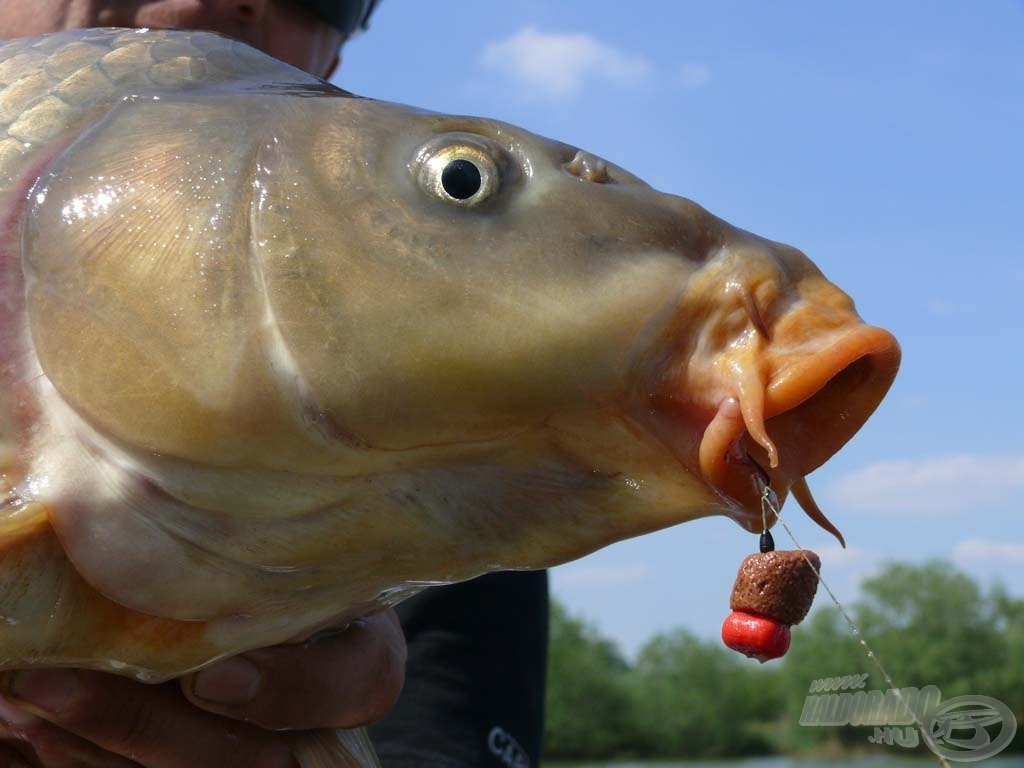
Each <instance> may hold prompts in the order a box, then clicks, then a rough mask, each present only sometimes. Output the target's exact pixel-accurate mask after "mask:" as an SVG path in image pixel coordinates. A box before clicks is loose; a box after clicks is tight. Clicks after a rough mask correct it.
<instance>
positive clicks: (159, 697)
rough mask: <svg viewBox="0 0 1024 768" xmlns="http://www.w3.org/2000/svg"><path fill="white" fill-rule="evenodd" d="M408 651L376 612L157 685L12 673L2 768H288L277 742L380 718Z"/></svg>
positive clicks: (1, 739)
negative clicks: (308, 638)
mask: <svg viewBox="0 0 1024 768" xmlns="http://www.w3.org/2000/svg"><path fill="white" fill-rule="evenodd" d="M405 652H406V651H405V638H404V635H403V634H402V628H401V625H400V624H399V622H398V617H397V616H396V615H395V613H394V611H391V610H385V611H381V612H379V613H376V614H373V615H372V616H368V617H366V618H365V619H360V620H358V621H356V622H353V623H352V624H351V625H350V626H349V627H348V628H347V629H346V630H345V631H344V632H342V633H340V634H338V635H333V636H331V637H325V638H322V639H319V640H317V641H315V642H312V643H307V644H305V645H291V646H276V647H274V648H265V649H261V650H257V651H250V652H248V653H245V654H242V655H241V656H236V657H233V658H230V659H226V660H224V661H221V662H219V663H217V664H214V665H212V666H210V667H207V668H206V669H204V670H201V671H199V672H198V673H196V674H193V675H189V676H187V677H185V678H182V679H181V680H179V681H172V682H169V683H164V684H161V685H146V684H143V683H138V682H135V681H133V680H129V679H127V678H123V677H119V676H117V675H111V674H106V673H103V672H91V671H86V670H69V669H65V670H49V669H47V670H29V671H19V672H15V673H13V674H12V676H11V678H9V684H8V685H7V686H6V687H5V690H6V691H7V693H6V694H5V696H4V697H3V698H0V719H2V720H3V721H4V722H0V768H9V767H12V768H13V766H33V768H36V767H38V768H72V767H73V768H130V767H134V768H138V767H139V766H144V768H223V766H226V765H244V766H252V768H294V766H296V765H297V763H295V762H294V760H293V758H292V756H291V752H290V751H289V749H288V747H287V745H286V742H285V739H284V738H283V736H282V735H281V734H279V733H275V731H279V730H307V729H313V728H349V727H355V726H358V725H364V724H366V723H369V722H372V721H374V720H377V719H379V718H380V717H382V716H383V715H384V714H385V713H386V712H387V711H388V710H389V709H390V708H391V706H392V705H393V704H394V703H395V701H396V700H397V698H398V694H399V692H400V691H401V688H402V683H403V681H404V677H405ZM19 761H20V762H19Z"/></svg>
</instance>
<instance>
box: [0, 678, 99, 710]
mask: <svg viewBox="0 0 1024 768" xmlns="http://www.w3.org/2000/svg"><path fill="white" fill-rule="evenodd" d="M81 687H82V685H81V682H79V680H78V675H76V674H75V673H74V672H73V671H72V670H70V669H30V670H27V671H24V672H17V673H16V674H15V675H14V679H13V680H12V681H11V695H12V696H14V698H16V699H20V700H21V701H24V702H25V703H26V704H32V705H33V706H36V707H39V709H41V710H43V711H44V712H60V711H61V710H62V709H64V708H65V707H66V706H67V705H68V702H70V701H71V699H72V698H74V697H75V696H76V695H78V692H79V691H80V690H81Z"/></svg>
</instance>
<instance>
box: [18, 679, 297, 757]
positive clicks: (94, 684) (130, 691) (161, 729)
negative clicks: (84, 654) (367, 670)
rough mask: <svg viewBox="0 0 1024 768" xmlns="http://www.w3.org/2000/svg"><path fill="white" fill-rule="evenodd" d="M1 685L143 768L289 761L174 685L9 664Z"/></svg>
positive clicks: (279, 747)
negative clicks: (202, 707) (204, 708)
mask: <svg viewBox="0 0 1024 768" xmlns="http://www.w3.org/2000/svg"><path fill="white" fill-rule="evenodd" d="M8 685H9V690H8V692H7V693H6V697H7V698H8V699H9V700H10V701H11V702H12V703H14V704H16V705H17V706H18V707H21V708H23V709H27V710H28V711H29V712H30V713H31V714H34V715H36V716H38V717H40V718H42V719H44V720H46V721H48V722H50V723H53V724H54V725H56V726H59V727H60V728H62V729H64V730H66V731H70V732H71V733H72V734H74V735H76V736H78V737H81V738H82V739H84V740H85V741H87V742H91V743H92V744H95V745H96V746H98V747H101V748H102V749H104V750H106V751H108V752H112V753H114V754H115V755H120V756H122V757H126V758H130V759H131V760H133V761H135V763H138V764H140V765H143V766H145V767H146V768H222V767H223V766H225V765H245V766H252V767H253V768H292V766H294V763H293V762H292V757H291V752H290V750H289V749H288V747H287V745H286V744H285V743H284V741H283V740H282V739H280V738H279V737H277V736H276V735H274V734H270V733H267V732H265V731H262V730H260V729H259V728H254V727H252V726H249V725H245V724H244V723H238V722H234V721H231V720H227V719H225V718H221V717H216V716H213V715H210V714H208V713H205V712H202V711H200V710H198V709H196V708H195V707H193V706H192V705H190V704H189V703H188V702H187V701H186V700H185V699H184V698H183V697H182V696H181V693H180V692H179V690H178V687H177V686H176V685H143V684H142V683H137V682H134V681H131V680H128V679H125V678H122V677H118V676H116V675H109V674H104V673H102V672H89V671H84V670H71V669H38V670H27V671H20V672H16V673H14V674H13V676H12V677H11V679H10V680H9V683H8ZM29 733H30V735H31V732H29ZM39 733H40V734H43V733H49V732H48V731H40V732H39ZM36 738H39V737H32V739H33V740H32V743H33V746H34V747H35V749H36V752H37V754H39V750H40V747H39V746H36V744H35V739H36ZM44 765H46V768H50V767H49V765H47V764H46V763H44ZM61 768H62V767H61Z"/></svg>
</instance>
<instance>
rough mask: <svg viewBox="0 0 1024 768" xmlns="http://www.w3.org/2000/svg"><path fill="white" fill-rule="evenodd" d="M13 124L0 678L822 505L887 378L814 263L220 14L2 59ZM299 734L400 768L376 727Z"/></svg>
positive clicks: (8, 123)
mask: <svg viewBox="0 0 1024 768" xmlns="http://www.w3.org/2000/svg"><path fill="white" fill-rule="evenodd" d="M0 124H2V126H3V127H2V130H3V134H2V136H0V669H19V668H30V667H54V666H73V667H85V668H91V669H99V670H104V671H108V672H115V673H118V674H122V675H127V676H131V677H134V678H136V679H138V680H143V681H149V682H157V681H161V680H167V679H170V678H173V677H176V676H179V675H182V674H185V673H186V672H189V671H192V670H195V669H197V668H200V667H202V666H204V665H207V664H210V663H212V662H213V661H216V660H217V659H221V658H224V657H226V656H230V655H233V654H237V653H242V652H244V651H247V650H251V649H254V648H260V647H265V646H269V645H274V644H279V643H286V642H298V641H303V640H305V639H307V638H309V637H311V636H313V635H315V634H316V633H318V632H320V631H322V630H325V629H332V628H337V627H339V626H344V625H345V624H346V623H348V622H349V621H351V620H353V619H355V618H357V617H359V616H361V615H365V614H366V613H367V612H370V611H373V610H378V609H380V608H382V607H385V606H389V605H394V604H395V603H397V602H399V601H400V600H402V599H404V598H406V597H408V596H409V595H411V594H414V593H415V592H417V591H418V590H420V589H423V588H425V587H428V586H430V585H434V584H441V583H448V582H455V581H461V580H465V579H469V578H473V577H475V576H478V575H480V574H482V573H486V572H489V571H494V570H501V569H530V568H546V567H550V566H553V565H557V564H559V563H562V562H566V561H568V560H571V559H573V558H576V557H580V556H582V555H585V554H587V553H589V552H592V551H594V550H596V549H598V548H600V547H602V546H605V545H607V544H609V543H611V542H614V541H617V540H620V539H623V538H627V537H630V536H636V535H640V534H643V533H647V532H650V531H654V530H657V529H659V528H663V527H665V526H669V525H674V524H678V523H682V522H686V521H688V520H693V519H696V518H699V517H703V516H707V515H724V516H727V517H729V518H732V519H733V520H735V521H736V522H737V523H739V524H740V525H741V526H742V527H743V528H745V529H747V530H749V531H760V530H761V524H762V519H761V512H760V502H759V492H758V489H759V488H761V487H763V486H764V484H765V483H768V482H770V484H771V487H772V488H773V490H774V491H775V492H776V493H777V494H778V496H779V498H780V499H784V498H785V496H786V494H787V492H789V491H790V490H791V489H792V491H793V495H794V497H795V498H796V499H797V501H798V502H799V503H800V504H801V506H803V507H804V508H805V510H806V511H808V513H809V514H811V516H812V518H813V519H815V520H816V521H818V522H820V523H821V524H823V525H826V526H830V525H831V524H830V523H828V521H827V519H826V518H824V516H823V515H822V514H821V512H820V510H818V509H817V507H816V506H815V504H814V502H813V499H812V498H811V496H810V491H809V489H808V488H807V484H806V481H805V480H804V477H805V476H806V475H807V474H808V473H809V472H811V471H813V470H814V469H815V468H817V467H818V466H820V465H821V464H822V463H823V462H824V461H826V460H827V459H828V458H829V457H830V456H831V455H832V454H833V453H835V452H836V451H837V450H839V449H840V448H841V447H842V445H843V444H844V443H845V442H846V441H847V440H849V439H850V438H851V437H852V436H853V434H854V433H855V432H856V431H857V430H858V429H859V428H860V426H861V425H862V424H863V423H864V422H865V421H866V420H867V418H868V417H869V416H870V414H871V413H872V412H873V410H874V409H875V408H876V407H877V405H878V404H879V402H880V401H881V399H882V397H883V396H884V394H885V392H886V391H887V390H888V387H889V386H890V384H891V383H892V380H893V378H894V376H895V374H896V369H897V366H898V361H899V348H898V346H897V344H896V342H895V340H894V339H893V338H892V336H891V335H890V334H888V333H887V332H886V331H884V330H882V329H879V328H873V327H871V326H867V325H865V324H864V323H863V321H861V319H860V318H859V316H858V315H857V314H856V311H855V309H854V306H853V302H852V301H851V300H850V299H849V297H847V296H846V295H845V294H844V293H843V292H842V291H840V290H839V289H838V288H836V287H835V286H834V285H832V284H831V283H830V282H828V280H827V279H825V277H824V276H823V275H822V274H821V272H820V270H818V269H817V267H815V266H814V264H813V263H812V262H811V261H810V260H809V259H808V258H807V257H806V256H805V255H804V254H802V253H801V252H799V251H797V250H796V249H794V248H791V247H789V246H785V245H782V244H779V243H774V242H771V241H768V240H764V239H762V238H758V237H756V236H755V235H752V234H750V233H747V232H744V231H742V230H740V229H737V228H734V227H732V226H731V225H729V224H728V223H726V222H724V221H722V220H721V219H719V218H717V217H715V216H713V215H712V214H710V213H708V212H707V211H705V210H704V209H703V208H701V207H700V206H699V205H697V204H695V203H693V202H692V201H690V200H687V199H685V198H681V197H677V196H674V195H670V194H664V193H661V192H658V191H656V190H653V189H651V188H650V187H649V186H648V185H647V184H645V183H644V182H642V181H641V180H640V179H637V178H636V177H635V176H632V175H631V174H629V173H628V172H626V171H625V170H623V169H622V168H620V167H618V166H616V165H614V164H612V163H608V162H606V161H604V160H602V159H600V158H597V157H595V156H593V155H591V154H589V153H586V152H584V151H582V150H580V149H578V148H576V147H573V146H569V145H566V144H562V143H559V142H554V141H551V140H548V139H544V138H542V137H539V136H536V135H533V134H530V133H529V132H527V131H524V130H522V129H519V128H516V127H514V126H509V125H506V124H503V123H499V122H496V121H492V120H487V119H485V118H476V117H469V116H458V115H438V114H434V113H430V112H425V111H421V110H416V109H413V108H409V107H404V106H400V105H393V104H388V103H385V102H378V101H374V100H371V99H362V98H355V97H352V96H351V94H347V93H345V92H343V91H341V90H339V89H336V88H333V87H332V86H330V85H329V84H326V83H323V82H321V81H319V80H318V79H316V78H313V77H311V76H309V75H307V74H305V73H303V72H301V71H299V70H296V69H294V68H293V67H291V66H288V65H286V64H284V63H282V62H278V61H276V60H274V59H272V58H270V57H268V56H266V55H264V54H262V53H259V52H258V51H255V50H253V49H251V48H248V47H247V46H245V45H242V44H240V43H237V42H234V41H231V40H229V39H226V38H223V37H219V36H216V35H211V34H207V33H193V32H178V31H160V30H157V31H148V30H132V31H125V30H85V31H75V32H68V33H61V34H57V35H52V36H46V37H42V38H36V39H32V40H18V41H10V42H6V43H3V44H0ZM470 167H471V168H472V173H469V172H467V169H469V168H470ZM452 178H456V179H458V184H456V185H455V186H451V185H450V180H451V179H452ZM343 744H344V745H347V746H342V745H343ZM295 751H296V755H297V756H298V757H299V759H300V762H301V763H302V765H303V766H304V768H313V766H317V767H318V768H330V766H335V767H337V766H344V765H367V766H370V765H374V764H375V761H374V758H373V757H372V748H371V747H369V746H368V742H367V741H366V739H365V735H364V734H362V733H361V732H346V733H342V734H339V735H336V734H333V733H328V732H324V733H318V734H314V735H310V736H305V735H304V736H300V737H297V739H296V742H295Z"/></svg>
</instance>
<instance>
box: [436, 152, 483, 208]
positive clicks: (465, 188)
mask: <svg viewBox="0 0 1024 768" xmlns="http://www.w3.org/2000/svg"><path fill="white" fill-rule="evenodd" d="M480 183H481V182H480V169H479V168H477V167H476V166H475V165H473V164H472V163H471V162H469V160H452V161H451V162H450V163H448V165H446V166H445V168H444V170H443V171H442V172H441V186H442V187H444V191H445V192H447V193H448V194H449V195H451V196H452V197H454V198H455V199H456V200H468V199H469V198H471V197H472V196H473V195H475V194H476V193H477V192H479V191H480Z"/></svg>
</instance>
